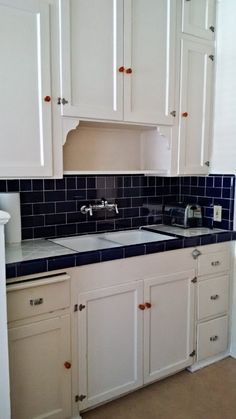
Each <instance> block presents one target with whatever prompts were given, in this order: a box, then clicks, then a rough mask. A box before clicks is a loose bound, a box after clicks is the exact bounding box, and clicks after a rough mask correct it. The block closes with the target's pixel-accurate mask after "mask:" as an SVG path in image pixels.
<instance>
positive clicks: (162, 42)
mask: <svg viewBox="0 0 236 419" xmlns="http://www.w3.org/2000/svg"><path fill="white" fill-rule="evenodd" d="M60 5H61V9H60V17H61V69H62V74H61V77H62V80H61V101H62V100H63V102H62V104H61V112H62V115H63V116H70V117H78V118H81V119H98V120H99V119H100V120H116V121H117V120H118V121H126V122H135V123H141V124H157V123H162V124H167V125H168V124H169V125H172V124H173V120H174V118H173V116H172V115H171V112H172V111H173V106H174V103H173V102H174V92H175V91H174V87H175V84H174V77H175V55H174V51H175V28H176V26H175V24H176V22H175V20H176V16H175V11H176V9H175V1H174V0H168V1H166V0H158V1H156V0H148V1H144V0H135V1H134V0H125V1H123V0H114V1H113V2H112V1H110V0H102V1H100V2H99V4H98V3H97V2H94V1H93V0H87V1H85V0H70V1H67V0H62V1H61V2H60Z"/></svg>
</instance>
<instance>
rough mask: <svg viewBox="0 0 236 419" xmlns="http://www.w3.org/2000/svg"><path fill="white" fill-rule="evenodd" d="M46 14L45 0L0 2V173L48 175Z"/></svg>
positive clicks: (48, 116) (48, 86) (49, 96)
mask: <svg viewBox="0 0 236 419" xmlns="http://www.w3.org/2000/svg"><path fill="white" fill-rule="evenodd" d="M49 14H50V11H49V3H47V2H45V1H35V0H21V1H17V0H1V1H0V54H1V68H0V114H1V134H0V135H1V138H0V176H1V177H27V176H29V177H30V176H31V177H33V176H34V177H35V176H37V177H39V176H52V174H53V167H52V120H51V118H52V115H51V93H52V92H51V79H50V74H51V73H50V72H51V68H50V20H49V18H50V16H49ZM13 29H14V30H13Z"/></svg>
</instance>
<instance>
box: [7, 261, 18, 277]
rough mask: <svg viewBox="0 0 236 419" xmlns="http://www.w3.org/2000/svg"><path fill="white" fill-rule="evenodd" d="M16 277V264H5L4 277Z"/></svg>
mask: <svg viewBox="0 0 236 419" xmlns="http://www.w3.org/2000/svg"><path fill="white" fill-rule="evenodd" d="M15 277H16V264H15V263H8V264H7V265H6V278H15Z"/></svg>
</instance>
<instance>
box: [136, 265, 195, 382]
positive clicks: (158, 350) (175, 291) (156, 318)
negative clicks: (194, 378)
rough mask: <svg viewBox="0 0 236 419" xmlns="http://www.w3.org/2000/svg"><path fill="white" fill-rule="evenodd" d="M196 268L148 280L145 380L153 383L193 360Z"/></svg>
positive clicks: (146, 292) (146, 293) (146, 290)
mask: <svg viewBox="0 0 236 419" xmlns="http://www.w3.org/2000/svg"><path fill="white" fill-rule="evenodd" d="M193 276H194V271H187V272H181V273H178V274H173V275H167V276H162V277H157V278H152V279H146V280H145V282H144V300H145V302H150V303H151V308H150V309H147V310H145V312H144V382H145V383H149V382H152V381H155V380H156V379H158V378H161V377H163V376H165V375H168V374H171V373H174V372H175V371H178V370H180V369H181V368H185V367H186V366H189V365H191V364H192V362H193V361H192V358H191V357H190V353H191V352H192V350H193V322H194V309H193V287H194V286H193V284H192V282H191V279H192V278H193Z"/></svg>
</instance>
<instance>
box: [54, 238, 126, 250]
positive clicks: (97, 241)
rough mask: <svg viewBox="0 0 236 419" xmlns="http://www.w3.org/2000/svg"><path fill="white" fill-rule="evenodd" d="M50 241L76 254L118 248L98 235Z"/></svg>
mask: <svg viewBox="0 0 236 419" xmlns="http://www.w3.org/2000/svg"><path fill="white" fill-rule="evenodd" d="M50 241H51V242H53V243H56V244H59V245H61V246H64V247H68V248H69V249H72V250H75V251H76V252H89V251H92V250H100V249H109V248H112V247H119V246H120V245H119V244H117V243H113V242H112V241H108V240H105V239H103V238H102V237H101V235H100V234H99V235H88V236H87V235H86V236H75V237H65V238H62V239H53V240H50Z"/></svg>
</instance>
